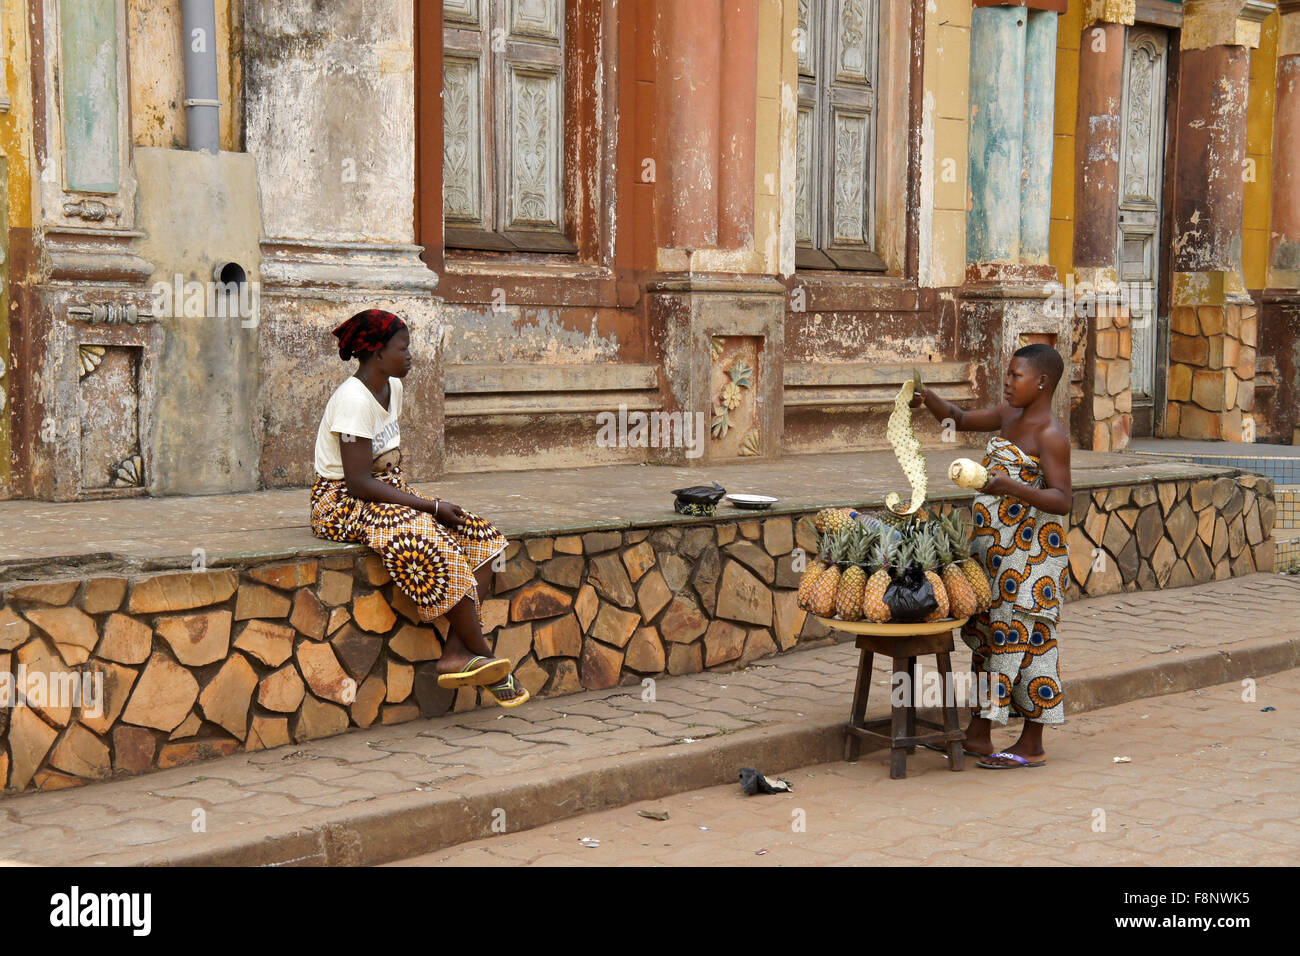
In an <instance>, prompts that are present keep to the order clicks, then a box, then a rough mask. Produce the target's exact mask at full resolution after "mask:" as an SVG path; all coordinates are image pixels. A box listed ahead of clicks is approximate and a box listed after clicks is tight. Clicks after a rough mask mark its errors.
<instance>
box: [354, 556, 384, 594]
mask: <svg viewBox="0 0 1300 956" xmlns="http://www.w3.org/2000/svg"><path fill="white" fill-rule="evenodd" d="M353 575H354V576H355V577H356V579H357V580H358V581H360V582H361V583H362V584H364V585H367V586H368V587H372V588H380V587H383V586H384V585H385V584H388V583H389V582H390V581H392V580H393V576H392V575H391V574H389V573H388V568H386V567H385V566H384V559H383V558H381V557H380V556H379V555H377V554H367V555H363V556H362V557H360V558H357V561H356V564H355V565H354V567H353Z"/></svg>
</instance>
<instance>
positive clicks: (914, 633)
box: [818, 618, 966, 780]
mask: <svg viewBox="0 0 1300 956" xmlns="http://www.w3.org/2000/svg"><path fill="white" fill-rule="evenodd" d="M818 620H820V621H821V622H822V623H823V624H826V625H827V626H828V627H834V628H838V629H840V630H842V631H848V632H849V633H853V634H857V635H858V641H857V645H858V649H859V650H860V651H861V652H862V653H861V656H860V657H859V660H858V681H857V685H856V687H855V688H854V690H853V712H852V714H851V715H850V716H849V722H848V724H846V725H845V728H844V730H845V734H846V736H845V740H844V759H845V760H848V761H854V760H857V759H858V752H859V749H860V747H861V738H864V737H865V738H866V739H868V740H874V741H877V742H880V743H885V744H888V745H889V747H890V749H891V751H892V753H891V754H890V762H889V776H890V779H892V780H901V779H902V778H904V777H906V776H907V755H908V754H910V753H914V752H915V751H916V745H917V744H932V745H937V746H941V747H947V749H948V769H949V770H961V769H962V749H961V748H962V742H963V741H964V740H965V739H966V733H965V731H963V730H962V729H961V726H960V724H959V722H958V718H957V701H956V685H955V681H954V679H953V675H952V662H951V659H950V657H949V656H948V655H949V653H950V652H951V651H952V649H953V642H952V632H953V631H954V630H955V629H956V628H959V627H961V626H962V625H963V624H965V623H966V621H965V619H962V620H948V621H935V622H932V623H929V624H921V623H917V624H866V623H860V622H852V623H851V622H847V621H836V620H831V619H828V618H818ZM877 654H882V655H885V656H887V657H889V658H891V659H892V661H893V674H894V675H895V677H894V678H893V679H891V682H890V716H888V717H882V718H879V719H876V720H866V719H865V717H866V713H867V697H868V696H869V694H870V693H871V668H872V664H873V663H874V661H875V656H876V655H877ZM929 654H933V655H934V656H935V658H936V659H937V662H938V667H939V673H940V675H941V676H942V682H943V725H942V726H940V725H939V724H936V723H935V722H934V721H931V720H926V719H924V718H922V717H917V716H916V703H917V700H918V699H919V697H920V690H919V688H918V687H917V680H916V659H917V657H920V656H922V655H929ZM903 673H905V674H907V686H906V687H905V688H904V689H903V691H904V692H903V694H902V695H901V697H902V700H901V702H900V701H899V700H897V699H896V698H895V695H894V693H893V690H894V688H893V683H894V681H895V680H897V676H896V675H899V674H903ZM917 724H920V725H922V726H924V727H932V728H934V730H935V732H934V733H928V734H917V732H916V727H917ZM885 731H888V732H887V733H886V732H885Z"/></svg>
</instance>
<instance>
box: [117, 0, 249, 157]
mask: <svg viewBox="0 0 1300 956" xmlns="http://www.w3.org/2000/svg"><path fill="white" fill-rule="evenodd" d="M239 5H240V0H217V2H216V5H215V6H216V14H217V35H216V37H215V38H214V42H215V46H216V51H217V91H218V97H219V98H220V100H221V148H222V149H223V150H232V151H233V150H239V149H241V148H242V136H243V123H242V122H241V119H242V116H241V112H242V111H241V109H240V107H241V105H242V104H241V103H240V102H239V101H238V100H237V98H236V97H237V92H238V88H239V61H238V57H237V52H235V53H234V55H232V47H234V48H235V51H237V44H238V42H239V36H240V31H239V29H238V17H239ZM232 22H233V23H234V25H235V29H233V30H232ZM126 32H127V38H128V40H129V42H130V51H129V52H130V57H131V141H132V142H133V143H135V145H137V146H164V147H168V148H171V149H184V148H185V138H186V132H185V107H184V105H183V103H184V100H185V64H184V58H183V54H182V50H181V5H180V4H179V3H177V2H176V0H128V2H127V9H126Z"/></svg>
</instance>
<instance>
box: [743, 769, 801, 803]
mask: <svg viewBox="0 0 1300 956" xmlns="http://www.w3.org/2000/svg"><path fill="white" fill-rule="evenodd" d="M740 789H742V790H744V791H745V793H746V795H748V796H751V797H752V796H753V795H754V794H756V793H789V792H790V791H791V790H792V789H793V788H792V787H791V786H790V783H789V781H787V780H782V779H781V778H780V777H777V778H776V779H771V778H768V777H765V776H763V774H761V773H759V772H758V771H757V770H755V769H754V768H753V767H741V768H740Z"/></svg>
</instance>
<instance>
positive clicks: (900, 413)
mask: <svg viewBox="0 0 1300 956" xmlns="http://www.w3.org/2000/svg"><path fill="white" fill-rule="evenodd" d="M915 388H916V382H915V380H909V381H907V382H904V383H903V387H902V388H900V389H899V390H898V397H897V398H895V399H894V410H893V411H892V412H890V414H889V425H888V427H887V428H886V430H885V437H886V438H888V439H889V444H890V445H892V446H893V448H894V456H895V457H896V458H897V459H898V463H899V464H900V465H902V466H903V474H905V475H907V480H908V481H909V482H910V483H911V485H912V501H911V503H910V504H909V505H908V506H907V507H906V508H903V507H900V506H901V505H902V498H901V497H899V494H898V492H896V491H891V492H890V493H889V494H888V495H886V496H885V505H886V506H887V507H888V508H889V510H890V511H893V512H894V513H896V514H911V513H912V512H914V511H916V510H917V509H918V508H920V507H921V503H922V502H924V501H925V495H926V491H927V490H928V484H927V478H926V474H925V456H924V455H922V454H921V443H920V442H919V441H918V440H917V438H916V432H915V431H913V429H912V409H911V408H910V407H909V405H908V403H909V402H911V400H912V393H913V391H914V390H915Z"/></svg>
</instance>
